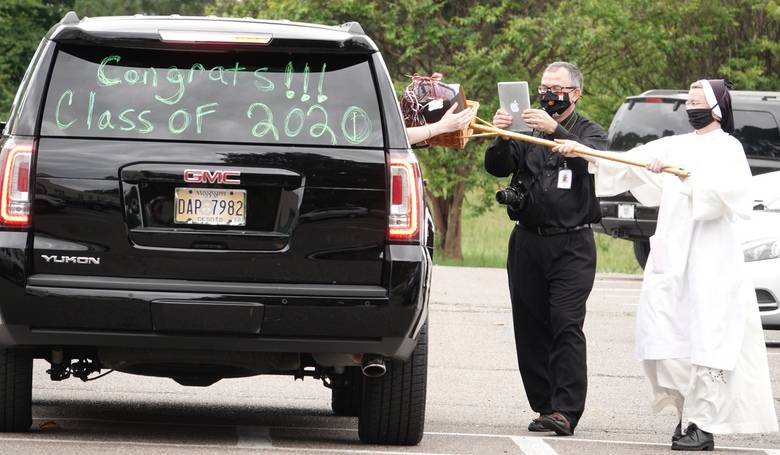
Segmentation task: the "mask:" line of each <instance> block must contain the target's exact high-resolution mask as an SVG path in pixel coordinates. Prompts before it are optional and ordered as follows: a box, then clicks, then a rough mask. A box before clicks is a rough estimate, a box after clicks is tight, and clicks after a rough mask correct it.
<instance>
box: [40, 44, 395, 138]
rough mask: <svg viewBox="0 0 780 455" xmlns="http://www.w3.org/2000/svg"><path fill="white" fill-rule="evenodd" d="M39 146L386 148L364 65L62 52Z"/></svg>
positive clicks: (312, 59) (311, 59)
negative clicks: (91, 141) (73, 140)
mask: <svg viewBox="0 0 780 455" xmlns="http://www.w3.org/2000/svg"><path fill="white" fill-rule="evenodd" d="M41 135H42V136H68V137H91V138H116V139H154V140H161V139H162V140H166V139H168V140H171V139H172V140H190V141H210V142H245V143H253V142H256V143H265V144H295V145H326V146H334V145H335V146H342V147H344V146H347V147H349V146H357V147H382V146H383V137H382V119H381V116H380V114H379V104H378V99H377V93H376V88H375V87H374V83H373V78H372V72H371V66H370V63H369V62H368V57H366V56H364V55H350V54H337V55H335V54H322V53H320V54H314V53H282V52H192V51H171V50H149V49H112V48H107V47H91V46H62V48H61V49H60V51H59V52H58V54H57V60H56V63H55V66H54V71H53V76H52V79H51V83H50V86H49V93H48V96H47V99H46V108H45V110H44V113H43V124H42V128H41Z"/></svg>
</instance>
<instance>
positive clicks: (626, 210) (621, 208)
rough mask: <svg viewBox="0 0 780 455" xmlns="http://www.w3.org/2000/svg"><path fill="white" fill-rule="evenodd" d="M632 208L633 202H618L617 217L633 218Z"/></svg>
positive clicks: (633, 208)
mask: <svg viewBox="0 0 780 455" xmlns="http://www.w3.org/2000/svg"><path fill="white" fill-rule="evenodd" d="M634 210H635V207H634V204H618V218H621V219H624V220H633V219H634Z"/></svg>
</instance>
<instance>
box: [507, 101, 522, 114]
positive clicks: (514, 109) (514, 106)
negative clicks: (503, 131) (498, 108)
mask: <svg viewBox="0 0 780 455" xmlns="http://www.w3.org/2000/svg"><path fill="white" fill-rule="evenodd" d="M509 109H511V110H512V112H519V111H520V105H519V104H517V100H514V101H512V104H510V105H509Z"/></svg>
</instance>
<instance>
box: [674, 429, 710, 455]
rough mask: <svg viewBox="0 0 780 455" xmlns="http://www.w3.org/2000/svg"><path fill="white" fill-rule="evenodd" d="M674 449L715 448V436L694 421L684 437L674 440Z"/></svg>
mask: <svg viewBox="0 0 780 455" xmlns="http://www.w3.org/2000/svg"><path fill="white" fill-rule="evenodd" d="M672 450H715V438H713V437H712V433H707V432H706V431H704V430H702V429H701V428H699V427H698V426H696V424H695V423H692V424H690V425H688V429H686V430H685V435H684V436H683V437H681V438H680V439H678V440H677V441H672Z"/></svg>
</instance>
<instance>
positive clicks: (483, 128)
mask: <svg viewBox="0 0 780 455" xmlns="http://www.w3.org/2000/svg"><path fill="white" fill-rule="evenodd" d="M477 120H479V121H481V122H484V123H485V124H484V125H480V124H479V123H477ZM469 128H471V129H472V130H474V131H480V132H482V133H491V135H496V136H501V137H505V138H509V139H516V140H518V141H523V142H530V143H532V144H539V145H544V146H545V147H550V148H552V147H556V146H558V145H560V144H558V143H557V142H555V141H550V140H547V139H542V138H540V137H535V136H529V135H527V134H522V133H515V132H514V131H507V130H502V129H500V128H496V127H495V126H493V125H491V124H490V123H488V122H486V121H485V120H482V119H480V118H475V119H474V120H473V121H472V122H471V125H470V126H469ZM574 151H575V152H576V153H578V154H580V155H588V156H592V157H595V158H602V159H605V160H611V161H617V162H618V163H624V164H630V165H632V166H638V167H642V168H644V167H647V163H642V162H640V161H635V160H630V159H627V158H623V157H621V156H620V154H619V153H614V152H602V151H599V150H592V149H589V148H584V147H576V148H575V149H574ZM662 172H667V173H669V174H673V175H676V176H677V177H683V178H685V177H690V176H691V173H690V172H688V171H686V170H685V169H681V168H678V167H674V166H667V167H665V168H663V169H662Z"/></svg>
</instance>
